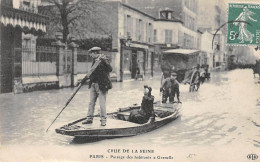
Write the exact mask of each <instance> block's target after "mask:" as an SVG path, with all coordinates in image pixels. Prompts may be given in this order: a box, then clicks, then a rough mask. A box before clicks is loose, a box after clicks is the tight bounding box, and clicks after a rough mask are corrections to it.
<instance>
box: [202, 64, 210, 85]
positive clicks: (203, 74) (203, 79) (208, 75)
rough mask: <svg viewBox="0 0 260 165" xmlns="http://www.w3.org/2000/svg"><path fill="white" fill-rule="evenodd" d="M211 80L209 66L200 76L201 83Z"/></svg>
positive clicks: (204, 67) (205, 67) (206, 66)
mask: <svg viewBox="0 0 260 165" xmlns="http://www.w3.org/2000/svg"><path fill="white" fill-rule="evenodd" d="M206 79H207V80H209V79H210V73H209V65H204V66H203V71H202V74H201V76H200V81H201V83H204V81H205V80H206Z"/></svg>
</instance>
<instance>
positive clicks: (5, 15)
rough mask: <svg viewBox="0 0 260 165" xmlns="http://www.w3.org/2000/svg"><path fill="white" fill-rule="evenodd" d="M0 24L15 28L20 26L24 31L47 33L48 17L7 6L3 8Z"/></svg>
mask: <svg viewBox="0 0 260 165" xmlns="http://www.w3.org/2000/svg"><path fill="white" fill-rule="evenodd" d="M1 10H2V15H1V18H0V22H1V23H2V24H3V25H4V26H7V25H11V26H13V27H16V26H19V27H21V28H22V29H28V30H35V31H42V32H46V24H47V17H46V16H43V15H40V14H36V13H31V12H27V11H23V10H19V9H14V8H11V7H7V6H2V7H1Z"/></svg>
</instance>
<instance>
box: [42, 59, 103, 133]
mask: <svg viewBox="0 0 260 165" xmlns="http://www.w3.org/2000/svg"><path fill="white" fill-rule="evenodd" d="M100 63H101V60H100V57H99V58H98V59H97V60H96V61H95V63H94V65H93V66H92V67H91V68H90V71H89V72H88V73H87V75H86V76H85V78H84V79H83V80H82V81H81V82H80V84H79V86H78V88H77V89H76V90H75V92H74V93H73V94H72V96H71V97H70V98H69V100H68V101H67V103H66V104H65V106H64V107H63V108H62V110H61V111H60V113H59V114H58V116H57V117H56V118H55V119H54V120H53V122H52V123H51V125H50V126H49V127H48V128H47V130H46V132H48V130H49V128H50V127H51V126H52V124H53V123H54V122H55V120H56V119H57V118H58V117H59V116H60V114H61V113H62V111H63V110H64V109H65V108H66V107H67V106H68V105H69V103H70V101H71V100H72V99H73V97H74V96H75V95H76V93H77V92H78V91H79V89H80V88H81V86H82V85H83V84H84V82H85V81H86V80H87V78H88V77H90V75H91V74H92V73H93V72H94V71H95V69H96V68H97V67H98V65H99V64H100Z"/></svg>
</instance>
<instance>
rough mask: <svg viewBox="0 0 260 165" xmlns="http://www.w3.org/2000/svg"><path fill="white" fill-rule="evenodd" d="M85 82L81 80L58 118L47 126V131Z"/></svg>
mask: <svg viewBox="0 0 260 165" xmlns="http://www.w3.org/2000/svg"><path fill="white" fill-rule="evenodd" d="M82 84H83V82H80V84H79V86H78V88H77V89H76V90H75V92H74V93H73V94H72V96H71V97H70V98H69V100H68V101H67V102H66V104H65V106H64V107H63V108H62V110H61V111H60V113H59V114H58V116H56V118H55V119H54V120H53V122H52V123H51V125H50V126H49V127H48V128H47V130H46V132H48V130H49V128H50V127H51V126H52V124H53V123H54V122H55V121H56V119H57V118H58V117H59V116H60V114H61V113H62V111H63V110H64V109H65V108H66V107H67V106H68V105H69V103H70V101H71V100H72V99H73V97H74V96H75V95H76V93H77V92H78V91H79V89H80V88H81V87H82Z"/></svg>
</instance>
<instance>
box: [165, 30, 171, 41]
mask: <svg viewBox="0 0 260 165" xmlns="http://www.w3.org/2000/svg"><path fill="white" fill-rule="evenodd" d="M165 43H166V44H170V43H172V30H165Z"/></svg>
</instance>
